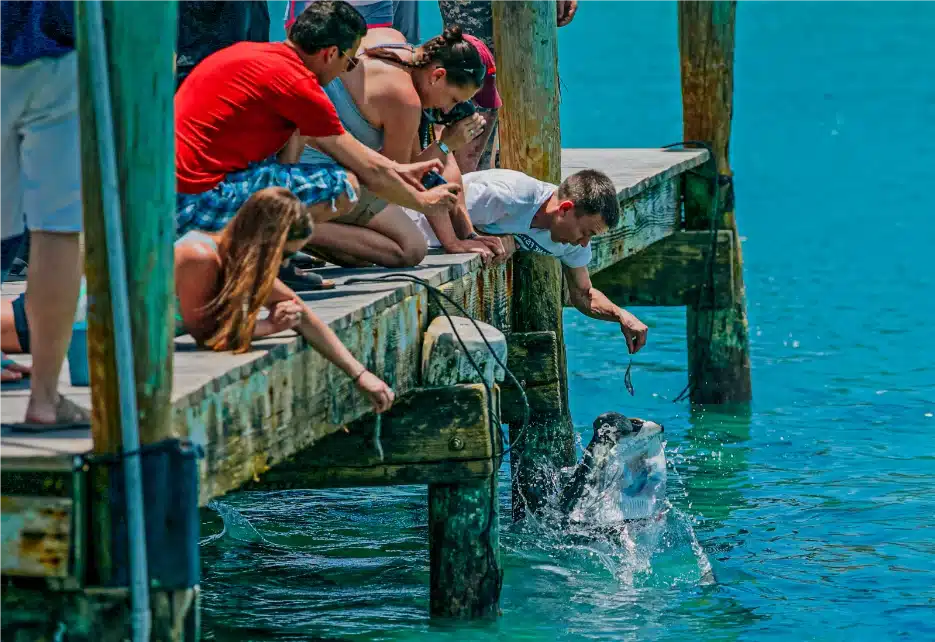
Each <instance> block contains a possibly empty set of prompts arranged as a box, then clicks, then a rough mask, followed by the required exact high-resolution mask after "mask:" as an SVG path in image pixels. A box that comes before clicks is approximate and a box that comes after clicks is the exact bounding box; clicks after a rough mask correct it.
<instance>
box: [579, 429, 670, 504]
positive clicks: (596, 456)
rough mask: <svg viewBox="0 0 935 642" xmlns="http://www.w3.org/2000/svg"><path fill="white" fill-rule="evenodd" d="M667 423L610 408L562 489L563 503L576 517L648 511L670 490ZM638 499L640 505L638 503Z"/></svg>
mask: <svg viewBox="0 0 935 642" xmlns="http://www.w3.org/2000/svg"><path fill="white" fill-rule="evenodd" d="M663 433H664V428H663V427H662V425H660V424H658V423H656V422H654V421H648V420H645V419H639V418H628V417H625V416H624V415H622V414H620V413H618V412H606V413H604V414H602V415H600V416H599V417H597V419H595V420H594V436H593V437H592V438H591V442H590V443H589V444H588V447H587V448H586V449H585V452H584V456H583V457H582V459H581V462H580V463H579V464H578V465H577V466H576V467H575V470H574V471H573V472H572V475H571V478H570V480H569V482H568V484H566V485H565V487H564V488H563V489H562V494H561V498H560V508H561V510H562V512H563V513H564V514H565V515H567V516H569V517H570V518H571V519H572V520H573V521H588V522H595V521H612V520H614V519H618V520H619V519H639V518H642V517H644V516H648V515H649V514H651V513H652V512H653V510H655V507H656V505H657V504H658V503H659V502H662V501H663V500H664V496H665V476H666V470H665V466H666V464H665V453H664V445H663V442H662V435H663ZM637 504H639V505H637Z"/></svg>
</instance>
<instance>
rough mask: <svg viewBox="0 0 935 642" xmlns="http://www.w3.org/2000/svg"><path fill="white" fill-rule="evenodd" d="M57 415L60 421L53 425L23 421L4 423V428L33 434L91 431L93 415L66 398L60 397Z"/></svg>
mask: <svg viewBox="0 0 935 642" xmlns="http://www.w3.org/2000/svg"><path fill="white" fill-rule="evenodd" d="M55 414H56V418H57V419H58V421H56V422H55V423H53V424H39V423H33V422H29V421H23V422H20V423H4V424H2V427H3V428H6V429H9V431H10V432H23V433H33V434H36V433H43V432H56V431H59V430H90V429H91V414H90V413H89V412H88V411H87V410H85V409H84V408H82V407H81V406H79V405H78V404H76V403H75V402H74V401H70V400H69V399H66V398H65V397H64V396H60V397H59V401H58V406H56V408H55Z"/></svg>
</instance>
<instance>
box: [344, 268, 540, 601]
mask: <svg viewBox="0 0 935 642" xmlns="http://www.w3.org/2000/svg"><path fill="white" fill-rule="evenodd" d="M387 282H410V283H417V284H419V285H421V286H423V287H424V288H425V289H426V291H427V292H428V294H429V297H430V298H431V299H432V301H433V302H434V303H436V304H437V305H438V307H439V309H440V310H441V312H442V314H443V315H444V316H445V318H446V319H447V320H448V324H449V325H450V326H451V330H452V332H453V333H454V335H455V338H456V339H457V340H458V344H459V345H460V346H461V349H462V350H464V354H465V356H467V359H468V362H469V363H470V364H471V367H472V368H474V370H475V371H476V372H477V376H478V377H480V380H481V382H482V383H483V385H484V389H485V390H486V391H487V412H488V413H489V424H490V431H491V436H490V437H491V443H496V444H497V446H498V450H500V453H499V454H494V455H493V457H492V458H493V459H495V461H496V462H497V464H496V466H495V467H494V471H493V474H492V475H491V476H490V489H489V492H488V495H489V496H490V504H489V506H488V510H487V523H486V524H485V525H484V528H483V530H482V531H481V535H482V537H483V539H484V542H485V545H486V550H485V556H486V558H487V564H486V570H485V571H484V576H483V579H484V580H486V579H488V578H489V576H490V574H491V572H493V573H495V574H496V577H495V578H494V581H495V582H496V587H497V594H498V595H499V594H500V591H501V590H502V588H503V570H502V569H500V568H499V566H498V564H497V560H496V556H495V554H494V551H493V547H491V546H490V544H489V541H490V530H491V529H492V528H493V526H494V523H495V522H496V508H497V502H498V501H499V496H498V494H497V476H498V471H499V470H500V465H501V463H502V461H503V456H504V455H506V454H507V453H508V452H510V451H511V450H512V449H513V446H514V445H515V444H516V443H518V442H519V440H520V438H521V437H522V436H523V434H525V432H526V429H527V427H528V426H529V414H530V409H529V400H528V399H527V397H526V392H525V390H524V389H523V386H522V385H520V383H519V381H518V380H517V379H516V376H515V375H514V374H513V372H512V371H511V370H510V369H509V368H508V367H507V366H506V364H505V363H503V361H501V360H500V357H498V356H497V353H496V351H495V350H494V349H493V346H491V345H490V342H489V341H488V340H487V337H486V336H485V335H484V331H483V330H482V329H481V327H480V326H479V325H478V324H477V321H476V320H475V319H474V317H472V316H471V315H470V314H468V312H467V311H466V310H465V309H464V308H463V307H462V306H461V305H460V304H459V303H458V302H456V301H455V300H453V299H452V298H451V297H450V296H448V295H447V294H445V293H444V292H442V291H441V290H440V289H439V288H437V287H435V286H434V285H432V284H431V283H429V282H428V281H426V280H425V279H422V278H420V277H417V276H414V275H410V274H387V275H384V276H378V277H374V278H369V279H368V278H352V279H348V280H347V281H345V283H346V284H348V285H352V284H354V283H387ZM439 298H443V299H445V300H446V301H447V302H448V303H450V304H451V305H452V306H453V307H454V308H455V309H456V310H457V311H458V312H460V313H461V314H462V315H463V316H464V317H465V318H466V319H468V320H469V321H470V322H471V323H472V324H473V325H474V328H475V329H476V330H477V333H478V334H479V335H480V337H481V339H483V341H484V344H485V345H486V346H487V349H488V350H489V351H490V354H491V356H492V357H493V358H494V360H495V361H496V362H497V365H499V366H500V367H501V368H503V371H504V374H505V375H506V376H508V377H509V378H510V379H511V380H512V382H513V384H514V385H515V386H516V388H517V389H518V390H519V391H520V395H521V398H522V400H523V424H522V426H521V428H520V430H519V431H518V433H517V435H516V438H515V439H514V440H513V441H512V442H511V443H510V444H509V446H508V447H507V448H506V449H503V432H502V429H501V422H500V417H499V415H498V414H497V413H496V411H495V410H494V408H493V391H492V390H491V388H490V385H489V384H488V383H487V380H486V377H485V376H484V371H483V370H482V369H481V367H480V366H479V365H478V364H477V362H476V361H475V360H474V357H473V356H472V355H471V352H470V351H469V350H468V348H467V345H466V344H465V343H464V340H463V339H462V338H461V335H460V333H459V332H458V329H457V327H456V326H455V324H454V321H453V320H452V318H451V315H450V314H449V312H448V310H447V309H446V308H445V306H444V305H442V304H441V302H440V301H439ZM477 459H482V460H486V459H488V458H477ZM461 461H466V460H464V459H462V460H461Z"/></svg>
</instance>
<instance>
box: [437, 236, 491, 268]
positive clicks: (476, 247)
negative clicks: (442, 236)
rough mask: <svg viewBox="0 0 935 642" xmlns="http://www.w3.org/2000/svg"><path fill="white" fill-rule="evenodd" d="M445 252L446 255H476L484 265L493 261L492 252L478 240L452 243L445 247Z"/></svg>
mask: <svg viewBox="0 0 935 642" xmlns="http://www.w3.org/2000/svg"><path fill="white" fill-rule="evenodd" d="M445 251H446V252H448V254H478V255H479V256H480V260H481V261H482V262H483V263H484V265H489V264H490V262H491V261H492V260H493V259H494V253H493V251H492V250H491V249H490V248H489V247H488V246H487V244H486V243H483V242H481V241H480V240H479V239H464V240H457V241H453V242H451V243H448V244H447V245H445Z"/></svg>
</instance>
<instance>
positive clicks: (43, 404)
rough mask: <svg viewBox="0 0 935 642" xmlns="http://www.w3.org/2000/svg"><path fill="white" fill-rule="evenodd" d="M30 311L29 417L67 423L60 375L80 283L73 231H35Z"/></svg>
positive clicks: (78, 250)
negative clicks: (63, 414)
mask: <svg viewBox="0 0 935 642" xmlns="http://www.w3.org/2000/svg"><path fill="white" fill-rule="evenodd" d="M31 242H32V247H31V255H30V261H29V276H28V278H27V282H26V291H27V295H26V316H27V318H28V319H29V330H30V335H31V341H30V345H31V350H32V381H31V384H32V391H31V392H32V394H31V395H30V397H29V405H28V406H27V407H26V422H27V423H40V424H54V423H63V422H64V421H67V420H68V419H69V418H68V417H61V416H59V415H60V412H59V407H60V405H61V404H60V402H61V397H60V395H59V393H58V377H59V374H60V373H61V371H62V363H63V362H64V361H65V353H66V352H67V351H68V344H69V342H70V341H71V328H72V324H73V323H74V318H75V308H76V306H77V303H78V290H79V288H80V286H81V273H82V269H81V248H80V245H79V235H78V234H74V233H65V234H60V233H56V232H41V231H36V230H34V231H33V232H32V239H31Z"/></svg>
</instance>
